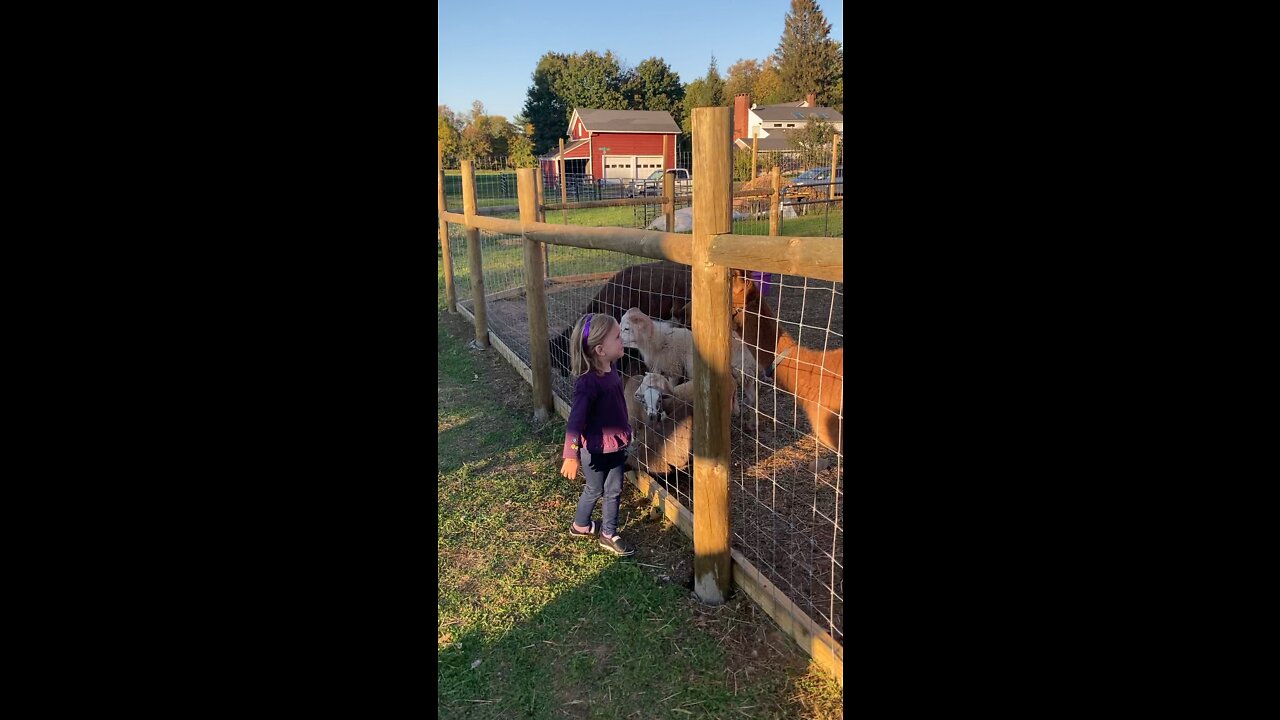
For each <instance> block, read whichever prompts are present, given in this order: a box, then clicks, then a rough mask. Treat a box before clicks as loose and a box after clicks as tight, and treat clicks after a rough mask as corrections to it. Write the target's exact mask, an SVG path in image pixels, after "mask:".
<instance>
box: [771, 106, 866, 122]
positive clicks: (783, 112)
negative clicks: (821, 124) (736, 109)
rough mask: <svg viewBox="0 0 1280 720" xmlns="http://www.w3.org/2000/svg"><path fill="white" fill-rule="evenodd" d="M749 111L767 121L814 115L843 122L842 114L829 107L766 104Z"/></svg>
mask: <svg viewBox="0 0 1280 720" xmlns="http://www.w3.org/2000/svg"><path fill="white" fill-rule="evenodd" d="M751 112H753V113H755V114H756V117H758V118H760V119H761V120H766V121H769V122H782V121H784V120H790V121H791V122H795V121H797V120H800V121H808V120H809V118H810V117H814V116H816V117H820V118H822V119H823V120H826V121H827V122H844V116H843V115H841V114H840V113H838V112H836V111H835V110H834V109H833V108H829V107H808V108H802V107H794V106H787V105H766V106H764V107H758V108H756V109H755V110H752V111H751Z"/></svg>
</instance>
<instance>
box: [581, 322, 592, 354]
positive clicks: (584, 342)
mask: <svg viewBox="0 0 1280 720" xmlns="http://www.w3.org/2000/svg"><path fill="white" fill-rule="evenodd" d="M591 317H592V316H591V314H590V313H588V314H587V324H586V325H583V326H582V349H583V350H586V351H587V354H588V355H589V354H591V348H589V347H587V333H590V332H591Z"/></svg>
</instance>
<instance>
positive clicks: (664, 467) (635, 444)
mask: <svg viewBox="0 0 1280 720" xmlns="http://www.w3.org/2000/svg"><path fill="white" fill-rule="evenodd" d="M685 385H689V386H692V383H685ZM682 387H683V386H682ZM663 388H665V389H666V391H668V392H665V393H664V390H663ZM670 390H671V384H670V383H669V382H668V381H667V379H666V378H665V377H663V376H662V375H659V374H658V373H652V372H651V373H645V375H644V378H643V379H641V377H640V376H638V375H637V376H635V377H633V378H631V379H630V380H628V381H627V384H626V386H625V388H624V390H623V399H624V400H626V402H627V414H628V415H629V416H630V417H631V429H632V436H633V439H632V443H631V450H632V451H631V452H630V453H629V454H628V461H634V463H635V464H638V465H639V466H640V467H643V468H645V469H647V470H648V471H649V472H650V473H656V474H662V473H666V472H668V471H669V469H670V468H675V469H677V470H683V469H685V468H687V467H689V462H690V460H691V455H690V451H691V450H692V449H693V408H692V405H691V404H686V403H685V402H684V401H682V400H680V399H679V398H678V397H676V396H673V395H672V394H671V393H670V392H669V391H670ZM687 394H688V396H689V398H690V400H692V387H690V389H689V391H687ZM649 398H653V400H654V402H653V404H652V405H648V404H647V400H648V399H649Z"/></svg>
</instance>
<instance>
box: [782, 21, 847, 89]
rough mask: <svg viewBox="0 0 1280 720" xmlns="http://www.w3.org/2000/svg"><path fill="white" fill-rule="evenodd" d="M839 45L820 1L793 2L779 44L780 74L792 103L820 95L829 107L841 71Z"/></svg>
mask: <svg viewBox="0 0 1280 720" xmlns="http://www.w3.org/2000/svg"><path fill="white" fill-rule="evenodd" d="M840 56H841V53H840V52H839V44H838V43H836V42H835V41H834V40H832V39H831V24H830V23H828V22H827V20H826V18H825V17H824V16H823V14H822V10H820V9H818V3H817V2H816V0H791V12H788V13H787V15H786V18H785V20H784V22H783V30H782V39H781V41H780V42H779V43H778V72H779V74H780V75H781V76H782V87H783V90H784V91H785V92H786V93H787V94H788V95H790V96H791V98H790V99H792V100H803V99H804V97H805V96H806V95H807V94H809V93H816V94H817V100H818V104H819V105H827V103H828V102H829V101H830V100H831V99H832V90H833V88H834V87H835V81H836V78H837V77H838V73H839V72H840V66H841V62H842V61H841V57H840Z"/></svg>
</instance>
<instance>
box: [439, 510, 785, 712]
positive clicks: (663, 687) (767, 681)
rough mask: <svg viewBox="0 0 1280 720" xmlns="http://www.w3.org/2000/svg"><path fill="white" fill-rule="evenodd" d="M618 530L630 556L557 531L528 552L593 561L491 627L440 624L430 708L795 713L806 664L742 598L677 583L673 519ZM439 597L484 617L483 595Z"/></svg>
mask: <svg viewBox="0 0 1280 720" xmlns="http://www.w3.org/2000/svg"><path fill="white" fill-rule="evenodd" d="M627 494H628V495H634V492H633V491H628V493H627ZM633 499H634V498H633ZM559 524H565V523H559ZM622 532H623V533H624V534H626V535H627V536H628V537H631V538H636V539H640V538H643V540H642V542H643V543H644V545H643V546H642V547H641V550H640V551H639V553H638V554H637V556H636V557H635V558H616V559H615V558H612V557H610V556H607V554H605V551H604V550H603V549H601V548H598V547H596V546H595V544H594V541H591V540H586V539H581V538H569V537H567V535H566V534H565V533H560V536H561V537H562V538H563V541H553V542H550V543H546V542H544V543H543V544H542V546H541V547H540V548H539V551H540V552H546V553H548V554H550V555H551V556H552V557H555V558H557V559H558V560H559V561H562V562H568V563H575V559H577V562H581V556H583V555H586V556H587V558H588V562H590V563H591V564H596V563H599V562H601V556H603V557H604V559H603V562H604V567H603V568H602V569H601V570H599V571H598V572H596V573H594V574H591V575H588V576H587V577H586V579H584V580H582V581H581V582H580V583H579V584H577V585H575V586H573V587H569V588H565V589H563V590H562V591H560V592H559V593H558V594H557V595H555V596H554V598H553V599H552V600H550V602H548V603H547V604H546V605H545V606H543V607H541V608H540V609H539V610H537V612H535V613H534V614H533V615H531V616H529V617H527V618H524V619H521V620H518V621H514V622H510V623H509V624H504V623H503V622H502V621H501V620H499V619H496V618H492V617H489V618H486V620H488V621H491V622H493V621H495V620H496V622H494V624H495V625H497V626H498V627H502V628H503V629H502V630H499V631H496V632H486V631H483V630H473V631H471V632H467V633H464V634H462V635H460V636H458V637H453V636H452V635H450V634H449V633H448V629H447V628H441V630H440V632H441V633H442V634H441V636H440V644H439V652H438V661H437V678H438V681H439V690H438V693H439V694H438V699H437V711H438V716H439V717H441V718H563V717H572V718H669V717H699V718H730V717H762V718H769V717H800V716H801V711H802V710H803V707H802V706H801V705H800V703H798V702H796V698H795V697H794V696H795V694H796V691H795V689H794V686H796V685H797V684H798V683H802V682H803V678H804V677H805V676H806V675H807V674H808V672H809V671H808V668H807V667H806V663H805V662H804V660H803V659H802V658H800V657H799V653H798V651H797V650H796V649H795V648H794V647H789V646H787V645H786V644H785V643H786V638H783V637H782V636H781V634H780V633H777V632H776V631H775V632H773V633H768V632H766V634H765V635H764V638H763V641H759V640H757V639H756V637H755V634H754V633H755V630H758V629H760V623H759V622H747V621H745V620H744V618H743V617H741V615H742V608H741V599H736V601H735V599H731V600H730V602H729V603H727V604H725V605H722V606H719V607H715V608H713V607H707V606H703V605H701V604H700V603H698V602H697V601H696V600H695V599H694V598H693V597H692V595H691V593H690V592H689V590H688V588H687V586H686V582H687V577H688V572H687V569H686V570H685V572H684V573H680V572H679V571H678V570H676V569H674V568H672V567H671V566H669V565H667V564H665V563H666V562H670V560H671V558H672V557H673V555H671V554H669V553H668V550H669V549H670V546H673V545H674V546H676V547H677V548H678V546H680V545H682V544H684V545H687V543H688V541H687V539H686V538H684V536H683V535H682V534H680V532H679V531H678V530H676V529H675V528H673V527H663V526H662V525H661V523H660V522H659V521H651V520H647V519H638V520H632V521H631V522H629V523H627V524H626V526H624V527H623V529H622ZM584 550H585V552H584ZM684 552H685V553H687V552H688V550H687V549H686V550H685V551H684ZM654 555H659V556H660V557H654ZM663 558H666V560H665V562H664V563H654V562H652V561H653V560H660V559H663ZM641 563H644V564H643V565H642V564H641ZM651 565H659V566H660V567H659V568H652V567H649V566H651ZM686 565H687V563H686ZM506 570H507V572H508V574H509V577H508V578H507V580H508V581H509V582H511V583H513V584H516V585H518V584H520V583H522V582H535V581H536V580H535V579H534V578H530V577H527V576H525V575H524V574H523V573H522V572H521V569H520V568H511V567H508V568H506ZM682 576H683V581H682ZM664 577H665V578H666V579H664ZM442 602H445V601H443V600H442ZM747 602H749V601H747ZM448 603H449V604H450V607H447V608H445V607H442V609H441V612H442V615H443V614H445V613H446V612H447V613H449V614H454V613H461V614H472V616H473V617H484V613H485V610H486V605H487V599H486V597H485V596H484V595H483V594H479V595H474V596H470V597H457V596H455V597H453V598H451V599H450V600H449V601H448ZM454 603H456V604H457V605H455V604H454ZM458 605H461V606H458ZM484 621H485V620H481V621H480V622H484ZM765 622H767V621H765ZM735 623H736V624H737V625H738V627H737V628H736V629H735V628H734V625H735ZM753 652H754V655H753V654H752V653H753ZM477 663H478V664H477ZM686 713H688V714H686Z"/></svg>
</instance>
